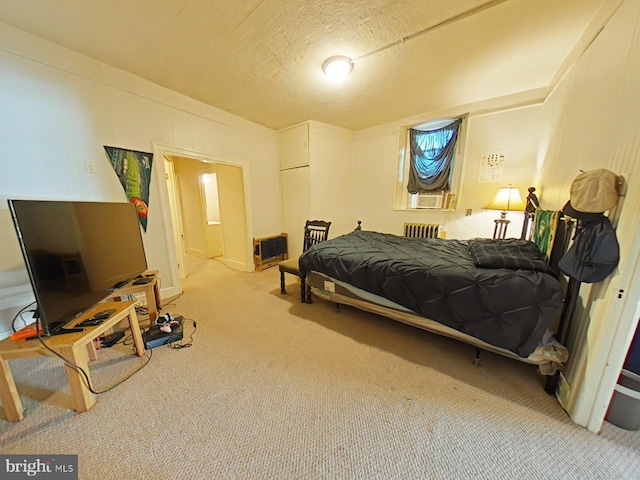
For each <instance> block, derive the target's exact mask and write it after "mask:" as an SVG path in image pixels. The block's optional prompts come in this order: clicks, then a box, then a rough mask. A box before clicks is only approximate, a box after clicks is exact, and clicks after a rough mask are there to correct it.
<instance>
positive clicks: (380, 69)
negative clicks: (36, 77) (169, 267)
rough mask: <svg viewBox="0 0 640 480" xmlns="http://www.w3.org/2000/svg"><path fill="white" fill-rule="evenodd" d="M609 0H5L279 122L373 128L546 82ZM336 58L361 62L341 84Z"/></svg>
mask: <svg viewBox="0 0 640 480" xmlns="http://www.w3.org/2000/svg"><path fill="white" fill-rule="evenodd" d="M604 1H605V0H497V1H496V0H455V1H452V0H342V1H339V0H338V1H328V0H242V1H225V0H217V1H216V0H161V1H158V0H155V1H154V0H30V1H16V0H0V21H3V22H5V23H7V24H9V25H12V26H15V27H17V28H19V29H22V30H25V31H27V32H30V33H32V34H34V35H37V36H39V37H42V38H45V39H47V40H50V41H52V42H54V43H57V44H60V45H62V46H64V47H67V48H70V49H72V50H75V51H77V52H80V53H83V54H85V55H87V56H89V57H92V58H95V59H97V60H100V61H102V62H105V63H107V64H110V65H113V66H114V67H118V68H120V69H122V70H126V71H128V72H131V73H133V74H135V75H138V76H140V77H143V78H146V79H148V80H150V81H152V82H154V83H157V84H159V85H162V86H165V87H167V88H170V89H172V90H175V91H178V92H180V93H183V94H185V95H187V96H189V97H192V98H194V99H197V100H200V101H202V102H204V103H207V104H210V105H213V106H216V107H218V108H221V109H223V110H226V111H228V112H231V113H234V114H236V115H239V116H241V117H244V118H247V119H249V120H252V121H254V122H257V123H259V124H262V125H265V126H267V127H270V128H274V129H280V128H283V127H286V126H289V125H293V124H296V123H299V122H302V121H305V120H309V119H313V120H318V121H321V122H325V123H329V124H333V125H339V126H342V127H346V128H350V129H359V128H364V127H368V126H372V125H378V124H382V123H386V122H390V121H394V120H399V119H402V118H407V117H411V116H414V115H419V114H421V113H425V112H429V111H436V110H440V109H444V108H449V107H453V106H457V105H465V104H469V103H473V102H478V101H483V100H486V99H490V98H495V97H501V96H504V95H509V94H513V93H519V92H524V91H529V90H533V89H536V88H544V87H546V86H547V85H548V84H549V82H550V81H551V80H552V78H553V76H554V75H555V74H556V72H557V71H558V69H559V68H560V66H561V65H562V63H563V61H564V60H565V58H566V57H567V55H568V54H569V52H570V51H571V49H572V47H573V46H574V45H575V44H576V42H577V41H578V40H579V38H580V36H581V35H582V32H583V31H584V29H585V28H586V26H587V25H588V24H589V22H590V21H591V20H592V19H593V17H594V16H595V14H596V12H597V11H598V9H599V7H600V6H601V5H602V4H603V3H604ZM482 7H485V8H482ZM412 36H413V37H412ZM332 55H347V56H349V57H351V58H353V59H355V63H354V69H353V71H352V73H351V75H350V76H349V77H348V78H347V80H346V81H345V82H344V83H343V84H340V85H335V84H331V83H329V82H328V81H327V80H326V79H325V77H324V75H323V73H322V70H321V66H322V63H323V61H324V60H325V59H326V58H327V57H330V56H332Z"/></svg>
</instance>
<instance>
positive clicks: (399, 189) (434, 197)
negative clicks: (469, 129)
mask: <svg viewBox="0 0 640 480" xmlns="http://www.w3.org/2000/svg"><path fill="white" fill-rule="evenodd" d="M463 131H464V119H463V118H448V119H442V120H437V121H432V122H428V123H424V124H420V125H414V126H411V127H407V128H404V129H403V130H402V131H401V135H400V136H401V138H402V139H403V140H402V144H401V146H400V154H399V162H398V178H397V180H396V195H395V197H396V198H395V205H394V206H395V208H396V209H425V208H426V209H453V208H455V199H456V193H457V188H458V184H459V179H460V173H461V171H462V168H461V165H462V158H461V151H460V145H462V143H463V142H462V141H461V138H462V133H463Z"/></svg>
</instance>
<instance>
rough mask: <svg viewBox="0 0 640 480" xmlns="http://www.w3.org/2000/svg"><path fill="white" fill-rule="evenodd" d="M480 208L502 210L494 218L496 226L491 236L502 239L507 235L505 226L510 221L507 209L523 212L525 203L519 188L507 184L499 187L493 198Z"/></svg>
mask: <svg viewBox="0 0 640 480" xmlns="http://www.w3.org/2000/svg"><path fill="white" fill-rule="evenodd" d="M482 208H486V209H487V210H501V211H502V213H501V214H500V218H496V219H495V220H494V222H495V224H496V226H495V228H494V229H493V238H494V239H503V238H505V237H506V236H507V227H508V226H509V222H510V221H509V220H507V211H509V210H511V211H521V212H524V209H525V208H526V205H525V204H524V202H523V201H522V198H520V190H518V189H517V188H516V187H512V186H511V185H509V186H508V187H500V190H498V193H497V194H496V196H495V197H494V199H493V200H491V201H490V202H489V203H487V204H486V205H485V206H484V207H482Z"/></svg>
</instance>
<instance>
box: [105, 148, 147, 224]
mask: <svg viewBox="0 0 640 480" xmlns="http://www.w3.org/2000/svg"><path fill="white" fill-rule="evenodd" d="M104 149H105V150H106V151H107V155H108V156H109V162H110V163H111V166H112V167H113V170H114V171H115V172H116V175H117V176H118V179H119V180H120V183H121V184H122V188H124V191H125V194H126V195H127V199H128V200H129V201H130V202H131V203H133V204H134V205H135V206H136V210H137V211H138V219H139V220H140V224H141V225H142V228H143V229H144V231H145V232H146V231H147V219H148V216H149V185H150V184H151V165H152V161H153V153H147V152H138V151H136V150H127V149H124V148H116V147H108V146H106V145H105V146H104Z"/></svg>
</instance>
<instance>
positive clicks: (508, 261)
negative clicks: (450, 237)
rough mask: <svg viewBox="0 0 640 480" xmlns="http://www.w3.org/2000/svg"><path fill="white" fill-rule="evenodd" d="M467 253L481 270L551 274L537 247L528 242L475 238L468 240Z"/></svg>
mask: <svg viewBox="0 0 640 480" xmlns="http://www.w3.org/2000/svg"><path fill="white" fill-rule="evenodd" d="M469 253H470V254H471V257H472V258H473V262H474V263H475V265H476V266H477V267H481V268H510V269H513V270H535V271H536V272H543V273H551V274H553V270H551V267H549V265H548V264H547V262H546V259H545V256H544V255H543V253H542V252H541V251H540V249H539V248H538V246H537V245H536V244H535V243H533V242H530V241H528V240H521V239H509V240H489V239H485V238H476V239H472V240H469Z"/></svg>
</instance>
